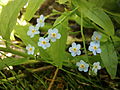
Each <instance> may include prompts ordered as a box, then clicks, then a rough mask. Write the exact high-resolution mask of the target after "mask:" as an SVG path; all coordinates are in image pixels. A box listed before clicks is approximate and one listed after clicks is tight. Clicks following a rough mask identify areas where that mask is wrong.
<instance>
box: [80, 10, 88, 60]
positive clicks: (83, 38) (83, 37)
mask: <svg viewBox="0 0 120 90" xmlns="http://www.w3.org/2000/svg"><path fill="white" fill-rule="evenodd" d="M81 35H82V40H83V47H84V50H85V56H86V59H87V61H88V54H87V50H86V46H85V36H84V33H83V14H82V12H81Z"/></svg>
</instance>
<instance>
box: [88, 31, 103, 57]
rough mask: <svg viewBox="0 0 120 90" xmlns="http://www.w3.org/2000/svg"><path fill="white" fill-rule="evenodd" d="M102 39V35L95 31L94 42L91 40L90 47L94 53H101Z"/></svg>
mask: <svg viewBox="0 0 120 90" xmlns="http://www.w3.org/2000/svg"><path fill="white" fill-rule="evenodd" d="M100 39H101V35H100V34H99V33H98V32H96V31H95V32H94V33H93V36H92V42H90V46H89V48H88V50H89V51H92V52H93V55H96V54H97V53H101V49H100Z"/></svg>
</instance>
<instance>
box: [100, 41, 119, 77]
mask: <svg viewBox="0 0 120 90" xmlns="http://www.w3.org/2000/svg"><path fill="white" fill-rule="evenodd" d="M101 49H102V53H101V54H100V55H101V59H102V62H103V64H104V66H105V68H106V69H107V72H108V73H109V75H110V76H111V78H112V79H114V78H115V76H116V72H117V64H118V59H117V54H116V51H115V49H114V46H113V44H112V43H111V42H109V41H107V42H105V43H102V45H101Z"/></svg>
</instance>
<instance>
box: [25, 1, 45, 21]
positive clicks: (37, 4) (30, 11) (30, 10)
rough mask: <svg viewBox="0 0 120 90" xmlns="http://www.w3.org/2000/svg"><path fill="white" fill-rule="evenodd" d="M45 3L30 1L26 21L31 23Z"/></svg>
mask: <svg viewBox="0 0 120 90" xmlns="http://www.w3.org/2000/svg"><path fill="white" fill-rule="evenodd" d="M44 1H45V0H29V1H28V6H27V9H26V12H25V14H24V19H26V20H28V21H29V20H30V19H31V18H32V17H33V16H34V14H35V12H36V11H37V10H38V8H39V7H40V5H41V4H42V3H43V2H44Z"/></svg>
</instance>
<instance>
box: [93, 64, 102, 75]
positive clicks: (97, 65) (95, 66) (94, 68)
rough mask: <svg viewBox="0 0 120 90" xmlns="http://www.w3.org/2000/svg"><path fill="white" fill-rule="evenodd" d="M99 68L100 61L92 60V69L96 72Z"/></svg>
mask: <svg viewBox="0 0 120 90" xmlns="http://www.w3.org/2000/svg"><path fill="white" fill-rule="evenodd" d="M100 69H101V66H100V62H94V63H93V68H92V71H94V73H96V74H97V71H98V70H100Z"/></svg>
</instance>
